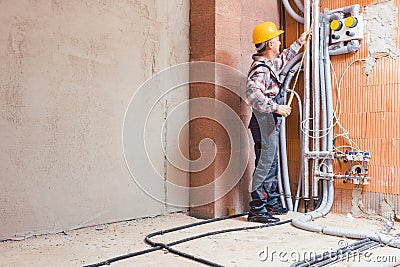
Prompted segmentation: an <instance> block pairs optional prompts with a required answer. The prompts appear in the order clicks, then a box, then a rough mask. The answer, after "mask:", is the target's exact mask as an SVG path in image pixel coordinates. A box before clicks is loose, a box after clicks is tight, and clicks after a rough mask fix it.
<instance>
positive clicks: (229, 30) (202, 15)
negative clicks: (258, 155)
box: [190, 0, 279, 218]
mask: <svg viewBox="0 0 400 267" xmlns="http://www.w3.org/2000/svg"><path fill="white" fill-rule="evenodd" d="M191 3H192V4H191V5H192V6H191V60H192V61H199V60H207V61H213V62H217V63H221V64H224V65H227V66H229V67H233V68H234V69H236V70H239V71H240V72H242V73H243V75H244V77H246V74H247V71H248V69H249V67H250V64H251V62H252V59H251V55H252V54H253V53H254V52H255V51H254V46H253V44H252V32H253V28H254V27H255V26H256V25H257V24H259V23H260V22H262V21H265V20H271V21H274V22H276V23H277V25H279V9H278V3H277V1H265V0H256V1H244V0H221V1H205V0H192V1H191ZM229 86H230V89H232V88H237V87H238V86H241V85H240V84H239V83H237V84H233V83H231V84H229ZM190 97H191V99H195V98H198V97H208V98H211V99H214V100H215V103H217V102H218V101H221V102H223V103H225V104H226V105H228V106H229V107H230V108H231V109H232V110H233V111H234V112H235V113H236V114H237V115H239V117H240V119H241V120H242V122H243V125H244V126H245V127H247V125H248V122H249V120H250V117H251V110H250V109H249V107H248V106H247V105H246V104H245V103H243V102H241V99H240V97H238V96H237V95H235V94H234V93H233V90H229V89H227V88H223V87H221V86H216V85H214V84H192V85H191V90H190ZM213 112H214V113H215V117H218V118H219V119H229V118H226V117H225V118H224V114H221V112H220V110H219V109H218V107H217V104H216V105H215V107H214V109H213ZM244 131H245V130H243V131H242V130H241V129H240V128H236V130H235V131H231V132H229V131H227V129H224V128H223V127H221V125H220V124H218V123H216V122H215V121H212V120H207V119H198V120H195V121H192V122H191V123H190V140H191V141H190V157H191V159H192V160H195V159H198V158H199V157H200V151H199V144H200V141H201V140H203V139H205V138H210V139H212V140H213V141H214V143H215V147H216V156H215V157H214V161H213V162H212V164H210V165H209V166H208V168H206V169H204V170H202V171H199V172H193V173H191V177H190V178H191V179H190V182H191V186H202V185H206V184H211V183H213V182H214V181H215V180H216V179H217V178H218V177H219V176H220V175H221V174H222V173H223V172H224V171H225V170H226V169H227V166H228V165H230V166H232V165H235V164H236V165H237V166H238V165H240V163H241V162H247V161H248V160H249V161H248V163H249V164H248V166H247V168H246V170H245V172H244V175H243V177H235V176H234V175H232V177H231V179H237V178H238V182H237V184H236V186H235V187H234V188H233V189H232V190H230V191H229V193H227V194H226V195H224V197H222V198H220V199H218V200H216V201H214V202H212V203H209V204H207V205H202V206H197V207H191V209H190V212H191V214H192V215H194V216H197V217H203V218H210V217H219V216H224V215H227V214H228V213H234V212H236V213H239V212H243V211H246V210H248V208H249V207H248V202H249V201H250V199H249V197H250V193H249V190H248V185H249V182H250V179H251V174H252V172H253V170H254V155H253V153H254V152H253V149H252V147H253V143H252V139H251V135H250V133H249V131H246V132H244ZM229 134H236V135H239V134H243V136H246V134H249V136H248V142H249V144H250V146H247V147H246V146H244V145H243V144H244V142H243V143H242V144H241V145H242V147H241V151H234V150H233V149H232V147H233V145H232V144H231V143H230V142H231V141H232V140H230V139H229ZM241 153H242V154H241ZM249 153H250V159H248V157H246V156H245V155H248V154H249ZM232 155H234V157H233V158H234V160H240V162H233V161H234V160H231V161H230V157H231V156H232ZM221 187H223V185H222V186H221ZM219 190H221V188H218V186H215V188H213V191H212V192H209V193H210V194H213V195H215V196H217V195H218V194H219ZM191 197H193V196H191Z"/></svg>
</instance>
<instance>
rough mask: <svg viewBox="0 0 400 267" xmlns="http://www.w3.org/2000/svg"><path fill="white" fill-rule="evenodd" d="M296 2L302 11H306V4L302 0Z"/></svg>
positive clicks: (295, 0)
mask: <svg viewBox="0 0 400 267" xmlns="http://www.w3.org/2000/svg"><path fill="white" fill-rule="evenodd" d="M294 3H295V4H296V6H297V8H298V9H300V11H301V12H304V5H303V1H302V0H294Z"/></svg>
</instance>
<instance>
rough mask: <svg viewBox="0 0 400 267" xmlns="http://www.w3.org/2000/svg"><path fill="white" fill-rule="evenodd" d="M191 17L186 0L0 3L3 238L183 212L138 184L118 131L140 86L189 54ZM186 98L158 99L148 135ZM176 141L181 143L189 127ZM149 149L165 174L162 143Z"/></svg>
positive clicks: (169, 174) (170, 171)
mask: <svg viewBox="0 0 400 267" xmlns="http://www.w3.org/2000/svg"><path fill="white" fill-rule="evenodd" d="M188 16H189V0H172V1H155V0H140V1H139V0H135V1H133V0H132V1H128V0H118V1H94V0H93V1H92V0H88V1H80V0H70V1H63V0H52V1H47V0H18V1H14V0H6V1H0V24H1V25H2V26H1V27H0V69H1V71H0V126H1V131H0V188H1V193H0V203H1V205H0V222H1V223H0V240H2V239H7V238H14V237H16V236H28V235H30V234H37V233H47V232H57V231H61V230H65V229H72V228H78V227H84V226H88V225H93V224H99V223H105V222H112V221H119V220H125V219H130V218H136V217H144V216H149V215H157V214H164V213H166V212H169V211H173V210H180V209H181V208H173V207H168V206H167V205H165V204H163V203H160V202H158V201H156V200H154V199H153V198H151V197H150V196H148V195H146V194H145V193H144V192H143V191H142V190H140V188H139V187H138V185H137V184H135V182H134V180H133V179H132V177H131V176H130V174H129V172H128V169H127V166H126V164H125V160H124V154H123V149H122V138H121V136H122V125H123V119H124V114H125V111H126V109H127V107H128V104H129V101H130V99H131V97H132V96H133V94H134V93H135V91H136V90H137V89H138V87H139V86H140V85H141V84H142V83H143V82H144V81H145V80H146V79H148V78H150V77H152V75H154V74H155V73H156V72H158V71H160V70H162V69H164V68H166V67H168V66H171V65H174V64H178V63H181V62H186V61H188V59H189V37H188V34H189V22H188V21H189V17H188ZM181 75H188V73H182V74H181ZM187 98H188V90H178V92H176V93H173V94H172V95H168V96H166V97H164V98H163V99H162V100H161V101H160V102H159V103H158V104H156V103H155V104H156V107H155V109H154V112H155V113H154V114H152V116H151V117H150V120H149V125H148V127H149V131H150V132H152V127H154V129H156V130H158V127H159V125H160V124H162V123H163V122H164V119H165V113H166V110H167V109H169V110H171V109H173V108H174V106H175V105H177V104H178V103H180V102H182V101H184V100H185V99H187ZM167 100H168V101H167ZM143 101H145V99H144V100H143ZM167 104H168V107H167ZM138 115H143V114H138ZM138 130H141V129H138ZM185 136H186V137H185ZM152 138H153V136H152ZM154 138H156V140H159V138H160V135H156V134H154ZM150 141H151V140H150ZM180 142H181V144H180V146H181V149H182V150H183V151H187V150H188V137H187V134H186V135H185V134H184V133H183V136H181V138H180ZM128 149H134V148H128ZM150 149H151V150H152V152H153V153H152V155H155V157H156V158H153V159H152V160H153V161H154V162H155V167H156V168H157V169H158V171H159V172H160V173H163V174H165V175H166V177H165V178H166V179H170V178H171V179H172V178H173V176H174V173H175V171H174V168H172V167H171V166H170V165H169V164H168V163H166V161H165V156H164V154H163V153H162V148H161V147H156V146H153V147H150ZM158 152H160V153H158ZM170 153H176V151H175V150H174V151H172V152H170ZM143 160H147V159H143ZM180 179H181V184H187V183H188V177H187V175H185V174H183V176H180ZM162 190H164V193H165V199H166V200H168V198H169V197H175V198H176V197H178V198H182V201H187V198H188V196H187V195H180V196H170V194H169V192H168V188H166V187H163V189H162Z"/></svg>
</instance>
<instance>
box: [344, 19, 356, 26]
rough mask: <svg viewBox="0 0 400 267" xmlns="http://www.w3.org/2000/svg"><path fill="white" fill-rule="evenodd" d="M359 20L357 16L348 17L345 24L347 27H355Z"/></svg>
mask: <svg viewBox="0 0 400 267" xmlns="http://www.w3.org/2000/svg"><path fill="white" fill-rule="evenodd" d="M357 22H358V21H357V18H355V17H347V18H346V19H345V20H344V25H346V27H349V28H353V27H355V26H356V25H357Z"/></svg>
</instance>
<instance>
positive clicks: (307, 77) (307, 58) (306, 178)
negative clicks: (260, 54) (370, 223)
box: [302, 0, 311, 208]
mask: <svg viewBox="0 0 400 267" xmlns="http://www.w3.org/2000/svg"><path fill="white" fill-rule="evenodd" d="M310 17H311V6H310V0H306V1H305V3H304V18H305V19H304V31H308V30H309V29H310V20H309V18H310ZM310 48H311V47H310V46H307V48H306V49H307V51H304V53H306V54H305V56H304V72H303V75H304V100H303V101H304V105H303V108H304V112H303V114H304V115H303V116H304V117H303V118H304V119H305V121H304V129H303V131H304V133H303V140H302V142H303V153H307V152H309V150H310V147H309V145H310V140H309V137H308V136H309V130H308V129H309V128H310V122H309V120H308V118H309V117H310V103H311V98H310V97H311V96H310ZM309 173H310V172H309V161H308V158H306V157H303V182H302V185H303V186H302V195H303V198H304V201H305V202H306V203H307V202H308V201H309V198H310V190H309ZM305 207H306V208H308V207H307V204H306V205H305Z"/></svg>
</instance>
